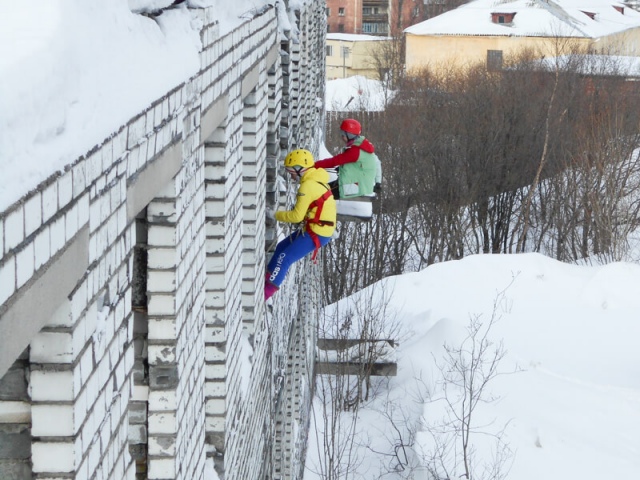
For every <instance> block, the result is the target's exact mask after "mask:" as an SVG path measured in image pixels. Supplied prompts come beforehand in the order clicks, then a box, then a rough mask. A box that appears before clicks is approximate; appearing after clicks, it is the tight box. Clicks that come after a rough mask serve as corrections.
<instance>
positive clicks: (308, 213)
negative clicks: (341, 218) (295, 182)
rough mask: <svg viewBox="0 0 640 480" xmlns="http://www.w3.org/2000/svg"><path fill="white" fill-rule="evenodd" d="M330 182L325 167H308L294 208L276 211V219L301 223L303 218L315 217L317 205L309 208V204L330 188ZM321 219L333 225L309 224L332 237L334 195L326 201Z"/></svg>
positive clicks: (321, 233) (334, 213)
mask: <svg viewBox="0 0 640 480" xmlns="http://www.w3.org/2000/svg"><path fill="white" fill-rule="evenodd" d="M328 182H329V174H328V173H327V171H326V170H325V169H323V168H314V167H311V168H309V169H307V171H306V172H304V174H303V175H302V178H301V179H300V186H299V187H298V196H297V198H296V204H295V205H294V207H293V209H292V210H287V211H285V210H278V211H277V212H276V220H278V221H279V222H286V223H300V222H302V221H303V220H306V219H312V218H314V217H315V214H316V210H317V207H313V208H312V209H311V210H309V205H311V202H313V201H314V200H317V199H319V198H320V197H321V196H322V195H324V194H325V192H326V191H327V189H328V188H329V185H327V183H328ZM320 220H322V221H324V222H332V225H319V224H317V223H310V224H309V226H310V228H311V230H312V231H313V232H315V233H317V234H318V235H321V236H323V237H330V236H331V235H332V234H333V232H334V230H335V229H336V201H335V199H334V198H333V195H332V196H330V197H329V198H327V199H326V200H325V201H324V205H323V207H322V212H321V214H320Z"/></svg>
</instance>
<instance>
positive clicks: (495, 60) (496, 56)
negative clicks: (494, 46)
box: [487, 50, 502, 71]
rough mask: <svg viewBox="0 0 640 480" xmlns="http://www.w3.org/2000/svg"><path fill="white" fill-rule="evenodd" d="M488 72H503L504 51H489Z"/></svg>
mask: <svg viewBox="0 0 640 480" xmlns="http://www.w3.org/2000/svg"><path fill="white" fill-rule="evenodd" d="M487 70H489V71H496V70H502V50H487Z"/></svg>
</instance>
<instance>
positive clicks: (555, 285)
mask: <svg viewBox="0 0 640 480" xmlns="http://www.w3.org/2000/svg"><path fill="white" fill-rule="evenodd" d="M382 285H384V290H385V291H386V293H387V294H388V295H391V296H390V303H389V307H390V308H391V310H392V311H394V312H396V314H397V316H396V317H395V319H394V318H392V316H388V318H387V321H388V322H389V324H392V323H394V322H395V321H397V322H398V323H399V325H400V326H401V328H402V332H403V333H402V335H401V338H399V340H400V345H399V347H398V348H397V353H396V354H397V359H398V375H397V376H396V377H392V378H391V381H390V383H389V384H388V385H385V384H384V382H383V383H381V384H380V385H379V387H380V388H381V391H379V392H378V393H377V394H376V395H377V396H376V398H375V399H374V400H372V401H370V402H368V403H366V404H365V405H364V406H363V407H362V408H361V409H360V411H359V424H358V427H357V431H358V434H357V436H356V443H357V444H360V446H359V447H357V448H356V453H357V456H358V457H359V461H362V463H361V464H360V465H359V467H358V468H357V472H358V474H356V475H354V476H352V477H349V478H353V479H363V480H364V479H373V478H385V479H400V478H410V477H408V476H407V475H408V472H409V470H405V471H404V472H400V471H396V472H394V473H389V474H387V475H384V476H381V477H378V475H379V474H380V472H381V471H385V470H388V469H390V468H391V467H392V466H393V465H394V457H393V456H391V457H389V456H383V455H380V454H375V453H373V451H372V450H375V451H377V452H384V453H387V454H388V453H391V452H393V451H394V449H393V445H394V444H396V445H397V442H398V438H399V437H398V436H397V435H396V434H395V433H394V432H395V430H394V428H393V423H392V422H391V419H393V422H395V423H396V426H399V427H400V429H401V430H402V431H404V432H405V436H404V439H405V442H407V441H408V439H409V438H410V436H409V433H408V432H409V431H410V430H413V433H414V434H415V438H414V439H413V441H412V443H413V446H412V448H410V449H409V450H410V451H411V452H412V454H413V460H414V461H416V460H417V458H419V457H421V456H422V457H424V456H426V455H427V454H428V452H429V447H430V445H432V442H431V440H430V435H429V434H428V430H429V429H428V428H427V426H431V428H433V427H434V426H435V425H436V423H437V421H438V419H440V418H441V416H442V415H443V414H445V413H446V408H443V405H442V403H441V402H433V403H430V402H427V401H425V400H419V399H424V398H426V391H427V389H430V390H431V392H432V394H433V395H436V394H437V392H440V393H441V392H442V391H441V385H440V386H439V384H438V382H439V380H441V377H442V374H441V372H440V370H439V369H438V368H436V367H435V363H436V361H437V362H442V359H443V354H444V350H443V345H444V344H448V345H450V346H452V347H457V346H459V345H460V342H461V341H462V340H463V339H464V338H465V337H466V335H467V333H466V327H467V326H468V325H469V321H470V319H471V318H479V319H481V320H482V321H483V322H485V324H486V323H487V322H488V321H489V320H490V319H491V318H492V316H493V317H494V318H495V319H496V320H497V322H496V323H495V324H494V326H493V327H492V328H491V330H490V332H489V338H490V339H491V340H492V342H494V345H498V344H499V342H503V343H502V344H503V347H504V350H505V352H506V356H505V357H504V359H503V360H502V361H501V363H500V371H501V372H503V373H508V372H514V371H516V372H517V373H511V374H508V375H502V376H498V377H497V378H495V379H494V380H493V381H492V382H491V383H490V388H489V392H488V394H490V395H493V396H495V397H496V399H497V400H496V401H495V402H492V403H481V404H480V405H479V406H478V409H477V412H476V414H475V415H474V420H475V425H476V426H477V427H478V428H479V430H480V431H481V432H483V434H478V435H475V436H472V442H473V443H474V446H475V447H476V448H477V451H478V452H479V454H480V457H481V458H483V460H486V459H488V458H490V455H489V450H490V446H491V445H492V444H493V440H492V438H493V437H491V436H487V435H486V434H487V433H497V432H499V430H500V429H501V428H505V437H504V441H505V442H506V444H507V445H508V448H509V449H510V450H512V451H513V453H514V455H513V456H512V457H511V460H510V461H509V462H508V464H507V465H505V471H506V470H507V467H510V472H509V475H508V477H507V478H512V479H517V480H540V479H542V478H544V479H545V480H566V479H569V478H571V479H580V480H600V479H602V478H626V479H630V478H636V477H637V472H638V469H639V468H640V437H639V436H638V434H637V432H638V431H639V430H640V349H638V347H637V345H638V338H640V299H639V298H638V294H637V290H638V285H640V266H639V265H637V264H630V263H614V264H610V265H606V266H600V267H593V266H592V267H586V266H574V265H568V264H563V263H560V262H557V261H554V260H552V259H549V258H547V257H544V256H542V255H539V254H523V255H484V256H483V255H479V256H471V257H467V258H465V259H463V260H460V261H452V262H445V263H441V264H436V265H433V266H430V267H428V268H427V269H425V270H423V271H421V272H417V273H411V274H406V275H402V276H398V277H393V278H390V279H388V280H386V281H383V282H382V283H381V284H378V285H376V286H373V287H371V288H381V286H382ZM501 292H502V293H501ZM368 294H369V293H368V290H365V291H363V292H361V295H368ZM494 304H496V305H497V306H496V308H495V309H494ZM340 308H342V309H344V308H345V307H344V305H341V307H340ZM494 311H495V315H494V314H493V313H494ZM417 379H420V380H419V381H418V380H417ZM455 391H456V390H455V389H451V388H450V390H449V392H450V394H452V393H453V392H455ZM487 398H488V396H487ZM389 402H391V403H390V404H391V406H392V408H391V409H390V410H389V409H388V408H387V407H389ZM316 409H318V404H317V402H316ZM385 409H386V411H387V412H389V411H391V412H392V413H391V415H390V416H389V415H387V416H385V415H384V414H383V413H382V412H384V411H385ZM317 411H318V410H317ZM343 415H348V414H343ZM389 417H390V418H389ZM405 420H409V427H408V428H407V429H405V430H403V428H404V427H403V422H404V421H405ZM310 439H311V440H310V441H311V444H310V447H309V457H308V461H307V466H308V468H309V471H307V473H306V474H305V480H312V479H313V480H315V479H317V478H319V477H318V476H317V475H315V474H313V473H312V470H317V466H315V465H317V458H316V457H317V443H316V441H315V432H313V431H312V432H311V434H310ZM322 448H323V447H322ZM395 465H396V466H397V463H396V464H395ZM413 474H414V475H415V476H414V477H411V478H415V479H424V480H427V479H428V478H429V477H428V476H427V475H426V473H425V472H424V471H423V470H422V471H421V470H420V469H417V470H415V471H414V472H413ZM460 474H461V470H460V469H458V470H457V471H456V476H455V478H458V476H459V475H460ZM476 475H478V474H476ZM452 478H453V477H452ZM478 478H480V477H478Z"/></svg>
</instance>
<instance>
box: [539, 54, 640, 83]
mask: <svg viewBox="0 0 640 480" xmlns="http://www.w3.org/2000/svg"><path fill="white" fill-rule="evenodd" d="M572 64H574V65H575V67H576V68H578V69H579V70H578V71H579V72H580V73H582V74H585V75H598V76H608V75H615V76H623V77H634V78H640V57H628V56H620V55H562V56H559V57H546V58H542V59H540V60H536V61H534V62H533V63H532V65H533V66H534V67H539V68H542V69H545V70H551V71H553V70H555V69H556V68H558V67H560V68H566V67H568V66H570V65H572Z"/></svg>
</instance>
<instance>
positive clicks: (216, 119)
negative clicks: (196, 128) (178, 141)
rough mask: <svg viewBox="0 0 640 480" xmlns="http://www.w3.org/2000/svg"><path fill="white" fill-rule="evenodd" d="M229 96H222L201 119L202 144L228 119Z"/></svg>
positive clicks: (203, 113)
mask: <svg viewBox="0 0 640 480" xmlns="http://www.w3.org/2000/svg"><path fill="white" fill-rule="evenodd" d="M228 112H229V95H222V96H221V97H220V98H218V99H217V100H216V101H215V102H213V103H212V104H211V105H210V106H209V107H208V108H207V109H206V110H205V111H204V112H202V116H201V118H200V143H201V144H202V143H204V142H205V141H207V139H208V138H209V137H210V136H211V135H212V134H213V132H214V131H215V130H216V128H218V127H219V126H220V125H222V123H223V122H224V121H225V119H226V118H227V114H228Z"/></svg>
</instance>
